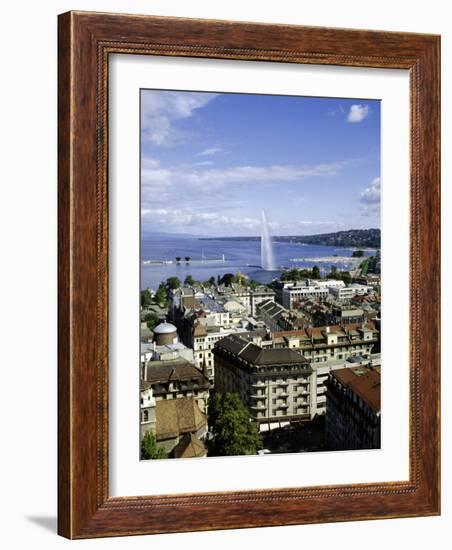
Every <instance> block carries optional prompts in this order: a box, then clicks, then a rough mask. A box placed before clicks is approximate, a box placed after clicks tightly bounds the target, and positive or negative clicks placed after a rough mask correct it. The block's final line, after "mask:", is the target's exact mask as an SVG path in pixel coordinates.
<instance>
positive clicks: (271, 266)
mask: <svg viewBox="0 0 452 550" xmlns="http://www.w3.org/2000/svg"><path fill="white" fill-rule="evenodd" d="M261 267H262V269H265V271H274V270H275V269H276V268H275V260H274V257H273V244H272V239H271V235H270V231H269V229H268V222H267V214H266V213H265V210H262V213H261Z"/></svg>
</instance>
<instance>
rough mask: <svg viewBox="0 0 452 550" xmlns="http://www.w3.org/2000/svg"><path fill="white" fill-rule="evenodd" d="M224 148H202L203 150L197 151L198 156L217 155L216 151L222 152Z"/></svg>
mask: <svg viewBox="0 0 452 550" xmlns="http://www.w3.org/2000/svg"><path fill="white" fill-rule="evenodd" d="M223 151H224V149H222V148H221V147H208V148H207V149H204V151H201V152H200V153H198V155H199V156H212V155H217V154H218V153H222V152H223Z"/></svg>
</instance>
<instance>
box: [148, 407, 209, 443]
mask: <svg viewBox="0 0 452 550" xmlns="http://www.w3.org/2000/svg"><path fill="white" fill-rule="evenodd" d="M155 418H156V436H157V439H170V438H173V437H178V436H179V435H181V434H185V433H190V432H196V431H198V430H199V429H200V428H202V427H203V426H206V425H207V420H206V417H205V415H204V414H203V413H202V412H201V411H200V410H199V407H198V405H197V403H196V401H195V400H194V399H193V398H192V397H182V398H179V399H162V400H161V401H157V402H156V406H155Z"/></svg>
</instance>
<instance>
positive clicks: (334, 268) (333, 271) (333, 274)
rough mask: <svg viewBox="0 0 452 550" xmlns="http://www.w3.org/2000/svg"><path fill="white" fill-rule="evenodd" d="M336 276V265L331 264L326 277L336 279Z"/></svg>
mask: <svg viewBox="0 0 452 550" xmlns="http://www.w3.org/2000/svg"><path fill="white" fill-rule="evenodd" d="M336 278H337V267H336V266H335V265H332V266H331V271H330V272H329V273H328V275H327V279H336Z"/></svg>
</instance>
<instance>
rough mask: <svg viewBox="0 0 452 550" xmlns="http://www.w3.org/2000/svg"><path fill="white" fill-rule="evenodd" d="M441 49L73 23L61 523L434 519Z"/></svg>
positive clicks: (62, 155)
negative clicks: (430, 517) (422, 517)
mask: <svg viewBox="0 0 452 550" xmlns="http://www.w3.org/2000/svg"><path fill="white" fill-rule="evenodd" d="M439 45H440V41H439V37H437V36H432V35H419V34H409V33H387V32H376V31H361V30H342V29H327V28H314V27H300V26H290V25H287V26H286V25H262V24H253V23H235V22H234V23H231V22H224V21H208V20H189V19H178V18H161V17H150V16H134V15H120V14H97V13H88V12H86V13H85V12H69V13H66V14H63V15H61V16H60V18H59V192H58V194H59V378H58V379H59V390H58V391H59V432H58V439H59V478H58V479H59V514H58V515H59V520H58V521H59V533H60V534H61V535H63V536H66V537H68V538H87V537H101V536H115V535H126V534H148V533H161V532H177V531H195V530H207V529H226V528H240V527H257V526H270V525H290V524H302V523H314V522H329V521H347V520H349V521H350V520H359V519H377V518H391V517H407V516H421V515H434V514H439V509H440V508H439V506H440V505H439V501H440V498H439V489H440V485H439V471H440V462H439V346H440V344H439V266H440V263H439V242H440V241H439V206H440V203H439V178H440V174H439V150H440V149H439Z"/></svg>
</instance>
